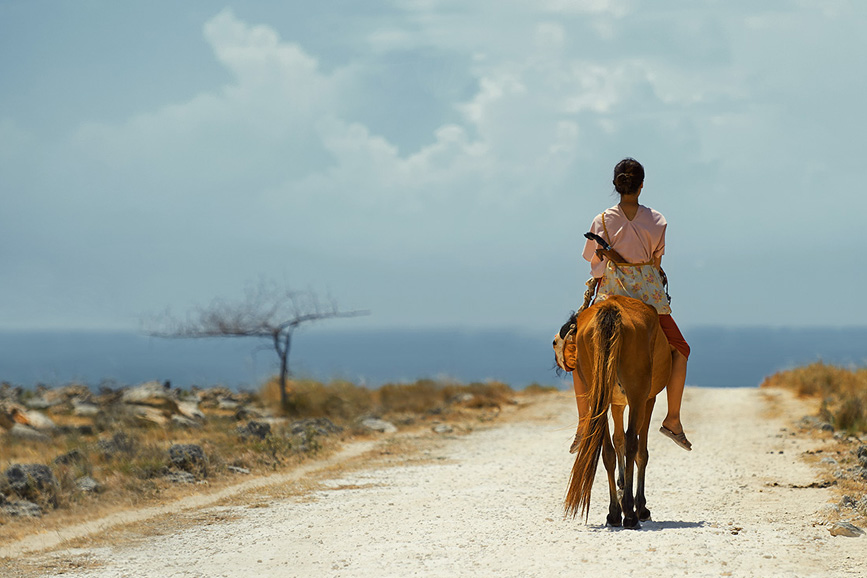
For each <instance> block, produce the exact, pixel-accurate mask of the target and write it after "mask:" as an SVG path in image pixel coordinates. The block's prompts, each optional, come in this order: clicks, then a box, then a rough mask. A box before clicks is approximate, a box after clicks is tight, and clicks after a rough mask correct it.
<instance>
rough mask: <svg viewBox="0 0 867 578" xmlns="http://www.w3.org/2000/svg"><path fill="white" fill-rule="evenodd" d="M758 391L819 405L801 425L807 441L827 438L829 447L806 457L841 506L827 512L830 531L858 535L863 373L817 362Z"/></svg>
mask: <svg viewBox="0 0 867 578" xmlns="http://www.w3.org/2000/svg"><path fill="white" fill-rule="evenodd" d="M761 387H780V388H786V389H789V390H792V391H793V392H794V393H795V394H796V395H798V396H801V397H806V398H813V399H816V400H817V401H818V402H819V403H818V407H819V411H818V415H815V416H805V417H804V418H802V419H801V421H800V423H799V425H800V427H801V429H802V431H812V432H814V433H813V434H811V435H819V436H822V437H824V436H831V437H830V440H829V441H831V442H832V443H831V444H829V445H827V446H825V447H823V448H820V449H817V450H815V451H810V452H807V454H806V455H805V456H804V457H805V458H806V459H807V461H809V462H812V463H814V464H817V465H819V466H820V467H824V469H825V472H826V475H827V476H828V477H827V478H826V479H825V480H824V481H823V482H822V484H823V486H822V487H824V486H825V485H827V486H833V487H834V494H835V495H836V497H837V499H838V500H839V501H838V502H836V503H833V504H829V510H828V512H827V514H828V519H829V520H830V521H832V522H837V523H838V524H837V526H835V527H833V528H832V530H833V531H838V532H840V533H841V534H842V535H846V536H858V535H860V533H861V530H860V528H858V527H857V526H854V525H855V524H857V525H858V526H861V527H863V526H864V524H865V523H867V368H863V367H862V368H843V367H838V366H835V365H829V364H826V363H822V362H818V363H813V364H811V365H807V366H805V367H799V368H796V369H790V370H786V371H781V372H779V373H775V374H774V375H771V376H770V377H768V378H766V379H765V380H764V381H763V382H762V384H761ZM840 524H842V526H840V527H838V526H839V525H840ZM832 533H833V532H832ZM835 535H836V534H835Z"/></svg>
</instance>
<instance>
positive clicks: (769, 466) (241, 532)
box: [30, 389, 867, 578]
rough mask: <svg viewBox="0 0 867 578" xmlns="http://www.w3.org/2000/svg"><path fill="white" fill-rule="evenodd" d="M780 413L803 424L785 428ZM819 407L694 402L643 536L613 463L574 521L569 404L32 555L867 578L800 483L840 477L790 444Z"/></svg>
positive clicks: (250, 565)
mask: <svg viewBox="0 0 867 578" xmlns="http://www.w3.org/2000/svg"><path fill="white" fill-rule="evenodd" d="M769 395H770V397H771V398H770V399H766V398H767V396H769ZM660 404H661V406H662V407H658V409H657V412H656V416H655V419H654V422H655V423H656V425H655V426H654V427H653V430H654V431H655V430H656V429H657V428H658V422H659V421H660V420H661V416H662V415H663V412H664V405H665V403H664V400H663V399H661V400H660ZM771 406H775V407H776V408H777V409H778V410H781V411H783V412H784V413H785V414H787V415H783V416H780V417H769V416H768V410H769V408H770V407H771ZM806 411H807V410H806V408H804V407H800V406H799V405H798V402H796V401H795V400H793V399H791V397H790V396H789V395H788V394H787V393H785V392H779V391H772V392H771V393H770V394H768V393H765V392H762V391H760V390H757V389H688V391H687V395H686V398H685V402H684V422H685V423H686V425H687V427H688V433H689V435H690V439H691V440H692V442H693V444H694V447H695V449H694V451H693V452H690V453H687V452H685V451H683V450H681V449H679V448H678V447H676V446H675V445H674V444H673V443H672V442H671V441H669V440H667V439H666V438H664V437H663V436H662V435H659V434H655V435H653V436H652V438H651V443H650V453H651V455H650V466H649V468H648V481H647V488H648V491H647V494H648V506H649V508H650V509H651V511H652V513H653V521H650V522H645V523H644V524H643V526H642V528H641V530H638V531H635V530H622V529H612V528H607V527H605V526H604V521H605V514H606V512H607V490H606V482H605V480H604V477H603V474H602V472H603V471H604V470H603V468H602V467H601V465H600V472H599V475H598V477H597V484H596V486H595V491H594V495H593V499H592V508H591V512H590V518H589V523H588V524H587V525H585V524H584V523H583V522H582V521H580V520H573V519H564V517H563V509H562V499H563V495H564V493H565V488H566V482H567V478H568V475H569V469H570V466H571V456H569V454H568V452H567V449H568V446H569V443H570V441H571V437H572V434H573V431H574V424H575V409H574V407H573V402H572V400H571V399H569V397H568V396H566V395H557V396H549V397H548V398H547V399H546V401H544V402H540V403H538V404H536V405H534V406H533V407H529V408H525V409H522V410H520V411H519V412H518V414H517V415H518V416H521V417H522V419H516V420H513V421H511V422H509V423H504V424H502V425H500V426H498V427H494V428H491V429H486V430H484V431H477V432H475V433H472V434H469V435H465V436H458V435H452V436H449V435H447V436H444V437H443V436H441V437H438V438H436V439H433V440H431V441H426V442H423V448H426V449H422V450H421V453H420V454H419V455H417V456H416V458H415V459H412V460H408V461H404V462H401V461H400V460H395V459H394V457H395V455H394V452H392V451H391V450H390V449H389V447H390V446H389V444H388V443H385V444H384V445H380V446H379V449H378V450H377V451H376V452H375V455H374V456H373V457H372V459H373V461H374V462H378V460H380V459H386V460H388V459H391V461H392V462H394V463H390V464H379V465H376V464H374V465H373V466H372V467H366V468H360V469H355V470H350V471H349V472H348V473H347V472H344V473H342V474H340V475H338V476H336V477H334V476H332V477H330V478H329V477H326V478H325V479H323V480H322V481H321V482H319V483H318V484H316V485H314V486H313V487H311V488H309V491H301V490H297V491H295V492H294V494H293V495H290V496H288V497H282V498H277V497H271V498H263V497H262V496H258V497H256V498H253V497H252V496H251V497H250V499H249V500H247V501H246V503H245V500H244V499H243V496H242V499H241V501H240V502H239V503H238V504H237V505H229V506H225V505H224V506H220V507H209V508H206V509H199V510H196V512H195V516H194V519H193V520H192V521H190V520H189V519H188V520H187V522H186V523H176V522H172V521H165V522H164V523H165V524H166V528H164V529H163V531H162V532H156V533H158V534H160V533H161V534H162V535H153V534H154V528H153V525H152V526H151V531H150V533H149V534H146V535H144V536H143V537H140V538H138V539H132V540H130V539H125V540H124V541H123V543H122V544H121V545H106V541H105V540H99V541H96V542H93V543H87V544H85V545H84V547H78V548H69V547H67V548H60V549H58V550H56V551H54V552H51V553H48V554H45V553H43V554H32V555H30V556H31V558H32V559H33V560H39V561H40V566H39V567H41V568H43V569H44V571H43V572H42V574H41V575H45V576H60V575H62V576H64V577H73V578H120V577H140V576H159V577H163V576H165V577H191V578H192V577H203V576H208V577H215V576H225V577H232V578H238V577H247V576H249V577H257V578H262V577H271V576H274V577H277V576H280V577H283V576H376V577H378V578H379V577H388V576H394V577H405V576H498V577H505V576H516V577H518V576H520V577H525V576H615V575H620V576H624V575H625V576H633V575H634V576H643V577H646V576H681V575H684V576H738V577H742V576H761V577H762V578H771V577H776V576H781V577H782V576H785V577H800V576H822V577H835V576H840V577H843V576H846V577H853V576H867V537H865V536H862V537H860V538H845V537H833V536H831V535H830V533H829V531H828V526H826V525H822V524H821V523H820V521H821V520H822V519H823V514H822V509H823V507H826V506H827V504H828V503H829V501H831V500H832V499H833V495H832V494H831V490H829V489H819V488H803V487H801V488H797V487H793V486H808V485H810V484H811V483H812V482H815V481H816V480H817V479H820V478H822V477H823V475H824V474H822V473H821V472H820V470H818V469H817V468H816V467H815V466H809V465H807V464H806V463H805V462H804V461H803V459H802V453H803V452H804V451H806V450H808V449H818V448H821V447H824V445H825V444H826V443H827V442H824V441H810V440H804V439H800V438H797V437H795V436H793V435H790V434H791V431H790V430H791V429H792V427H791V422H790V421H789V420H790V419H793V418H794V419H796V418H798V417H800V416H801V415H803V414H804V413H806ZM424 444H427V445H424ZM374 458H375V459H374ZM253 506H255V507H253ZM158 524H159V522H158ZM172 524H174V525H172ZM167 529H170V530H171V531H167ZM105 532H108V533H110V532H112V530H106V531H105ZM105 532H103V536H104V537H108V536H106V535H105Z"/></svg>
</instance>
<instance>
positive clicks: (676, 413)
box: [662, 349, 686, 434]
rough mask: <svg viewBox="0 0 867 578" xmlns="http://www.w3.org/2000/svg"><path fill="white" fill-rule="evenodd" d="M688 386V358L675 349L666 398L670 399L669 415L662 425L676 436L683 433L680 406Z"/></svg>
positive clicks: (672, 353) (672, 355) (672, 354)
mask: <svg viewBox="0 0 867 578" xmlns="http://www.w3.org/2000/svg"><path fill="white" fill-rule="evenodd" d="M685 384H686V357H684V356H683V354H682V353H681V352H679V351H678V350H676V349H674V350H672V352H671V378H670V379H669V380H668V385H667V386H666V388H665V396H666V398H667V399H668V413H667V414H666V416H665V419H664V420H662V425H663V427H665V428H666V429H667V430H669V431H670V432H672V433H674V434H679V433H681V432H683V424H682V423H680V405H681V402H682V401H683V388H684V385H685Z"/></svg>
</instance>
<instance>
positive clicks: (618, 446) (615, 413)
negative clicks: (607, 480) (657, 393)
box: [611, 404, 626, 490]
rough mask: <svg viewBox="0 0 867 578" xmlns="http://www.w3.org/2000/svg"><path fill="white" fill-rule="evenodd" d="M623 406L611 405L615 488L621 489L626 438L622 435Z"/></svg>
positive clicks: (624, 407) (624, 408) (624, 465)
mask: <svg viewBox="0 0 867 578" xmlns="http://www.w3.org/2000/svg"><path fill="white" fill-rule="evenodd" d="M625 410H626V406H625V405H613V404H612V405H611V419H612V420H613V421H614V451H615V455H616V456H617V487H618V488H620V489H621V490H622V489H623V475H624V471H625V470H626V438H625V436H624V434H623V412H624V411H625Z"/></svg>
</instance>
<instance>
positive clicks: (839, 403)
mask: <svg viewBox="0 0 867 578" xmlns="http://www.w3.org/2000/svg"><path fill="white" fill-rule="evenodd" d="M761 387H783V388H787V389H790V390H793V391H794V392H795V393H796V394H797V395H799V396H809V397H817V398H819V399H821V401H822V407H821V411H820V414H821V415H820V417H821V418H822V419H823V420H825V421H827V422H828V423H830V424H831V425H832V426H834V429H837V430H841V431H846V432H849V433H858V432H865V431H867V368H858V369H846V368H842V367H837V366H834V365H828V364H825V363H822V362H818V363H813V364H811V365H808V366H806V367H800V368H797V369H791V370H787V371H781V372H778V373H775V374H774V375H771V376H770V377H767V378H765V380H764V381H763V382H762V384H761Z"/></svg>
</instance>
